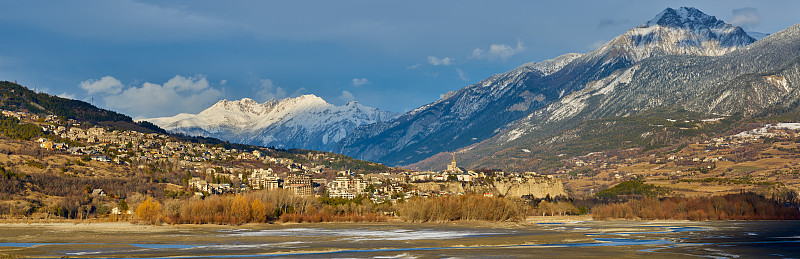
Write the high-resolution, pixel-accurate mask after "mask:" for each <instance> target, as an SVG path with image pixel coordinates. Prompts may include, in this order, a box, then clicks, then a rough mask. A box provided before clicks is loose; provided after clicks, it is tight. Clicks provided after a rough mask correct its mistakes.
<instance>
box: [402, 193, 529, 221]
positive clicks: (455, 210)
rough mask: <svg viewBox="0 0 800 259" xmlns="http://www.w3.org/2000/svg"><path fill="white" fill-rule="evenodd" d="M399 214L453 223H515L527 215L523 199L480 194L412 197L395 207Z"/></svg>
mask: <svg viewBox="0 0 800 259" xmlns="http://www.w3.org/2000/svg"><path fill="white" fill-rule="evenodd" d="M397 207H398V214H399V216H400V217H402V218H403V219H404V220H408V221H416V222H426V221H435V222H441V221H455V220H490V221H516V220H520V219H522V218H523V217H524V216H525V214H526V208H527V207H526V206H525V205H524V204H523V202H522V200H519V199H506V198H500V197H484V196H481V195H475V194H470V195H463V196H441V197H435V198H427V199H424V198H412V199H410V200H408V201H407V202H405V203H403V204H398V206H397Z"/></svg>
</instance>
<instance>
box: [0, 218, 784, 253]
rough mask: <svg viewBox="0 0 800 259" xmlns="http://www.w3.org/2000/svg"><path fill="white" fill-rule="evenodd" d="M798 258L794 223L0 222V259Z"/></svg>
mask: <svg viewBox="0 0 800 259" xmlns="http://www.w3.org/2000/svg"><path fill="white" fill-rule="evenodd" d="M3 255H10V256H31V257H57V258H60V257H81V258H85V257H103V258H105V257H122V258H138V257H149V258H153V257H155V258H256V257H278V258H284V257H293V258H443V257H458V258H508V257H522V258H531V257H556V258H563V257H598V258H608V257H614V258H620V257H621V258H634V257H636V258H640V257H642V256H648V257H656V258H658V257H663V258H675V257H704V258H738V257H741V258H750V257H758V258H798V257H800V222H798V221H759V222H755V221H749V222H745V221H713V222H649V221H576V222H569V223H546V224H545V223H540V224H535V223H525V224H515V223H497V224H494V223H487V222H460V223H452V224H434V223H424V224H411V223H372V224H356V223H320V224H288V225H271V224H260V225H255V224H254V225H245V226H239V227H235V228H231V227H227V226H194V225H187V226H177V227H174V226H157V227H146V226H134V225H125V224H30V225H25V224H0V257H3Z"/></svg>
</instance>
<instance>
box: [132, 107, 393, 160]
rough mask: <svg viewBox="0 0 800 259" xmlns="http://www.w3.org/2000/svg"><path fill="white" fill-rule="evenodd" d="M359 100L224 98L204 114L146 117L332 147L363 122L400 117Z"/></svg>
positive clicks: (237, 135) (194, 130) (229, 134)
mask: <svg viewBox="0 0 800 259" xmlns="http://www.w3.org/2000/svg"><path fill="white" fill-rule="evenodd" d="M396 116H397V114H396V113H393V112H388V111H383V110H379V109H376V108H371V107H366V106H364V105H361V104H359V103H358V102H349V103H347V104H345V105H343V106H334V105H332V104H330V103H328V102H326V101H325V100H323V99H322V98H320V97H317V96H315V95H303V96H300V97H296V98H286V99H282V100H269V101H267V102H264V103H258V102H256V101H254V100H252V99H248V98H244V99H241V100H238V101H228V100H221V101H219V102H217V103H216V104H214V105H212V106H211V107H209V108H208V109H206V110H204V111H202V112H200V113H198V114H186V113H182V114H178V115H176V116H173V117H163V118H152V119H145V120H147V121H150V122H152V123H153V124H156V125H158V126H160V127H162V128H164V129H166V130H167V131H170V132H176V133H184V134H187V135H192V136H204V137H215V138H219V139H222V140H227V141H231V142H236V143H242V144H251V145H260V146H275V147H283V148H305V149H315V150H330V149H331V148H332V147H333V146H334V145H336V143H337V142H338V141H340V140H341V139H343V138H344V137H346V136H347V135H348V134H350V133H351V132H352V131H353V130H354V129H356V128H357V127H358V126H361V125H366V124H372V123H375V122H380V121H386V120H390V119H392V118H394V117H396Z"/></svg>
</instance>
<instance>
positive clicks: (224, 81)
mask: <svg viewBox="0 0 800 259" xmlns="http://www.w3.org/2000/svg"><path fill="white" fill-rule="evenodd" d="M219 84H220V85H226V84H228V80H225V79H222V80H219Z"/></svg>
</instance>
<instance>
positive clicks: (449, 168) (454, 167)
mask: <svg viewBox="0 0 800 259" xmlns="http://www.w3.org/2000/svg"><path fill="white" fill-rule="evenodd" d="M452 155H453V161H452V162H450V164H449V165H447V172H451V173H463V172H464V169H461V168H459V167H458V165H456V154H455V153H453V154H452Z"/></svg>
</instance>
